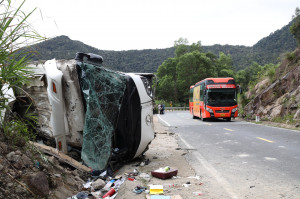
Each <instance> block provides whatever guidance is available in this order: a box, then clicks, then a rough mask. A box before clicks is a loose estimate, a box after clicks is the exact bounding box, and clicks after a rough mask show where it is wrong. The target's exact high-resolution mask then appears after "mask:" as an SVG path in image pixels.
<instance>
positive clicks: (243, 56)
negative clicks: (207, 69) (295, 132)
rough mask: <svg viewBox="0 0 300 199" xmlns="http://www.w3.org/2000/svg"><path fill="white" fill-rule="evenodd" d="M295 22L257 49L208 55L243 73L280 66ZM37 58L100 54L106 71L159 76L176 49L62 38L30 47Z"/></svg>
mask: <svg viewBox="0 0 300 199" xmlns="http://www.w3.org/2000/svg"><path fill="white" fill-rule="evenodd" d="M291 23H292V21H291V22H290V23H289V24H288V25H286V26H284V27H283V28H281V29H280V30H276V31H275V32H273V33H271V34H270V35H269V36H267V37H265V38H263V39H261V40H259V41H258V42H257V43H256V44H255V45H254V46H252V47H246V46H233V45H219V44H216V45H212V46H203V50H204V51H205V52H212V53H214V54H216V55H218V54H219V53H220V52H224V53H225V54H231V56H232V61H233V66H234V67H235V70H236V71H238V70H240V69H244V68H246V67H247V66H249V65H250V64H251V63H252V62H257V63H258V64H260V65H264V64H267V63H278V61H279V60H278V57H280V56H281V55H282V54H283V53H286V52H288V51H293V50H294V49H295V48H296V47H297V44H296V40H295V39H294V38H293V36H292V35H291V33H290V31H289V27H290V25H291ZM31 48H32V49H34V50H35V51H36V52H38V53H37V54H35V55H34V56H33V57H32V60H35V61H36V60H48V59H53V58H56V59H72V58H74V56H75V54H76V52H87V53H95V54H99V55H101V56H102V57H103V59H104V62H103V65H104V66H105V67H108V68H111V69H114V70H118V71H123V72H151V73H152V72H156V71H157V68H158V67H159V66H160V65H161V64H162V63H163V61H164V60H166V59H168V58H169V57H174V55H175V54H174V52H175V49H174V48H173V47H171V48H165V49H146V50H128V51H108V50H99V49H97V48H94V47H92V46H89V45H86V44H84V43H82V42H80V41H74V40H71V39H70V38H69V37H67V36H59V37H55V38H53V39H49V40H47V41H44V42H41V43H38V44H35V45H33V46H31Z"/></svg>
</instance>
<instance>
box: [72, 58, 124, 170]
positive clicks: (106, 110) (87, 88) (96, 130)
mask: <svg viewBox="0 0 300 199" xmlns="http://www.w3.org/2000/svg"><path fill="white" fill-rule="evenodd" d="M77 64H78V66H79V67H80V69H79V76H80V85H81V89H82V92H83V95H84V100H85V104H86V117H85V125H84V130H83V145H82V152H81V157H82V159H83V160H84V162H85V163H86V164H87V165H88V166H89V167H91V168H92V169H99V170H102V169H105V167H106V165H107V163H108V161H109V158H110V155H111V148H112V135H113V132H114V131H115V128H116V125H117V119H118V115H119V112H120V107H121V103H122V96H124V91H125V87H126V84H125V82H126V78H125V76H124V75H122V74H119V73H116V72H113V71H110V70H108V69H105V68H103V67H100V66H95V65H92V64H87V63H82V62H77Z"/></svg>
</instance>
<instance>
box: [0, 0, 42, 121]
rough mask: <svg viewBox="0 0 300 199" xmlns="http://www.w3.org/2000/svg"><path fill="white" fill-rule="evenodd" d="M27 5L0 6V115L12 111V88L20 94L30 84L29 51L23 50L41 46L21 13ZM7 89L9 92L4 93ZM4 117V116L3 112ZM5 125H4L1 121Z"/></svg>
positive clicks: (8, 3)
mask: <svg viewBox="0 0 300 199" xmlns="http://www.w3.org/2000/svg"><path fill="white" fill-rule="evenodd" d="M24 3H25V1H23V2H22V3H21V4H19V5H17V6H16V7H14V6H13V5H12V2H11V0H2V1H1V3H0V10H1V12H2V13H1V15H0V46H1V48H0V112H2V111H4V109H9V107H8V106H7V101H8V97H7V95H6V92H7V90H8V89H10V88H12V89H13V90H14V91H17V92H18V93H20V92H21V91H22V85H23V84H25V83H27V82H28V78H29V75H30V70H29V68H28V67H27V64H28V58H29V57H30V53H29V51H27V52H24V51H21V50H20V48H21V47H22V48H24V47H26V46H29V45H32V44H34V43H35V42H39V41H41V40H42V39H44V38H43V37H41V36H39V35H38V34H37V33H36V31H35V30H33V29H32V27H31V26H30V24H29V23H28V22H27V19H28V17H29V16H30V15H31V14H32V13H33V11H34V10H33V11H32V12H30V13H28V14H26V13H24V12H23V11H21V9H22V6H23V5H24ZM4 86H5V87H8V88H7V89H4ZM2 113H3V112H2ZM0 123H1V124H2V126H3V124H4V121H0Z"/></svg>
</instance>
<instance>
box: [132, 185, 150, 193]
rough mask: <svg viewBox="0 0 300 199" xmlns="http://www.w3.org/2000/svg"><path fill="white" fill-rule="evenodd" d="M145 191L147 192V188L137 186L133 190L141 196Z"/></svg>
mask: <svg viewBox="0 0 300 199" xmlns="http://www.w3.org/2000/svg"><path fill="white" fill-rule="evenodd" d="M145 190H147V188H146V187H141V186H136V187H135V188H134V189H133V192H134V193H136V194H141V193H142V192H144V191H145Z"/></svg>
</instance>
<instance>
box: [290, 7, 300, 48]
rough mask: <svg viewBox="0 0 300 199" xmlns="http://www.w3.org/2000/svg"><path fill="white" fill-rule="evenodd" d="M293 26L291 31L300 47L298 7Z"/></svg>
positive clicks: (299, 15) (299, 14)
mask: <svg viewBox="0 0 300 199" xmlns="http://www.w3.org/2000/svg"><path fill="white" fill-rule="evenodd" d="M293 20H294V22H293V24H292V25H291V26H290V31H291V33H292V34H293V35H294V37H295V39H296V40H297V42H298V45H300V9H299V8H298V7H297V8H296V10H295V15H294V16H293Z"/></svg>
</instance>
